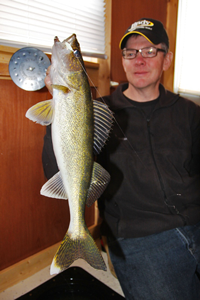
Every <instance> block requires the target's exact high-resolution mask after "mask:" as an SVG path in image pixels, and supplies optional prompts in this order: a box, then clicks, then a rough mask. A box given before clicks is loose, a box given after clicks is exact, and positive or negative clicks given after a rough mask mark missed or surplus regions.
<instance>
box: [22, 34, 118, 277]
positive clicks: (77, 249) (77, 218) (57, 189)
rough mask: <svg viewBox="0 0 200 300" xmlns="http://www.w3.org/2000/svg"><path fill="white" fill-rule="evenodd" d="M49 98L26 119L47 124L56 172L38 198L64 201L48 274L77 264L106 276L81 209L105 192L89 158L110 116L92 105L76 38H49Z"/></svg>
mask: <svg viewBox="0 0 200 300" xmlns="http://www.w3.org/2000/svg"><path fill="white" fill-rule="evenodd" d="M50 76H51V81H52V87H53V98H52V99H50V100H45V101H42V102H39V103H37V104H35V105H34V106H32V107H31V108H29V109H28V111H27V112H26V117H27V118H29V119H30V120H32V121H33V122H36V123H38V124H41V125H43V126H48V125H50V124H51V134H52V143H53V150H54V154H55V157H56V161H57V165H58V168H59V171H58V173H57V174H55V175H54V176H53V177H52V178H50V179H49V180H48V181H47V182H46V183H45V184H44V185H43V186H42V188H41V191H40V193H41V195H43V196H46V197H50V198H57V199H63V200H67V199H68V203H69V210H70V222H69V227H68V230H67V232H66V234H65V236H64V238H63V240H62V242H61V244H60V246H59V248H58V250H57V252H56V254H55V256H54V258H53V261H52V264H51V267H50V274H51V275H53V274H58V273H60V272H62V271H64V270H65V269H67V268H69V267H70V265H71V264H72V263H73V262H74V261H75V260H77V259H79V258H81V259H84V260H85V261H86V262H87V263H88V264H89V265H91V266H92V267H93V268H95V269H99V270H104V271H106V269H107V268H106V264H105V262H104V260H103V258H102V255H101V252H100V250H99V249H98V247H97V246H96V244H95V241H94V240H93V238H92V236H91V235H90V232H89V230H88V228H87V226H86V223H85V219H84V213H85V205H88V206H91V205H92V204H93V203H94V202H95V201H96V200H97V199H98V198H99V197H100V195H101V194H102V193H103V192H104V190H105V189H106V187H107V185H108V183H109V181H110V175H109V173H108V172H107V171H106V170H105V169H104V168H103V167H102V166H101V165H100V164H98V163H97V162H96V161H95V159H94V157H95V156H96V155H98V154H99V153H100V152H101V149H102V148H103V146H104V145H105V143H106V140H107V139H108V137H109V133H110V130H111V128H112V122H113V113H112V112H111V111H110V109H109V108H108V106H107V105H106V104H105V103H103V102H101V101H97V100H93V99H92V96H91V89H90V85H89V80H88V76H87V73H86V70H85V66H84V62H83V58H82V54H81V49H80V45H79V42H78V40H77V38H76V34H72V35H71V36H70V37H68V38H67V39H65V40H64V41H62V42H60V40H59V38H58V37H55V38H54V45H53V47H52V57H51V71H50Z"/></svg>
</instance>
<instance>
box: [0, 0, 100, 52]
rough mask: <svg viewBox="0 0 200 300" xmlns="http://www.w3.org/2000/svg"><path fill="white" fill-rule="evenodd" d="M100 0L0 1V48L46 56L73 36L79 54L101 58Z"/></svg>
mask: <svg viewBox="0 0 200 300" xmlns="http://www.w3.org/2000/svg"><path fill="white" fill-rule="evenodd" d="M104 5H105V3H104V0H84V1H83V0H75V1H73V0H56V1H55V0H0V12H1V18H0V44H1V45H6V46H12V47H18V48H22V47H30V46H31V47H37V48H39V49H41V50H42V51H46V52H50V51H51V48H52V45H53V39H54V36H58V37H59V39H60V40H61V41H63V40H64V39H66V38H67V37H69V36H70V35H71V34H73V33H75V34H76V35H77V39H78V41H79V43H80V46H81V50H82V54H83V55H85V56H87V55H89V56H95V57H104V56H105V18H104V13H105V12H104Z"/></svg>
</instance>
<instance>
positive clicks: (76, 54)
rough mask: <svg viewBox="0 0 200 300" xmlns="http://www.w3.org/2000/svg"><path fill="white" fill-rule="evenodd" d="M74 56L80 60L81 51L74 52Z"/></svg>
mask: <svg viewBox="0 0 200 300" xmlns="http://www.w3.org/2000/svg"><path fill="white" fill-rule="evenodd" d="M74 56H75V57H76V58H80V57H81V53H80V51H79V50H77V49H76V50H74Z"/></svg>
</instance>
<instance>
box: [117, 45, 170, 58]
mask: <svg viewBox="0 0 200 300" xmlns="http://www.w3.org/2000/svg"><path fill="white" fill-rule="evenodd" d="M151 48H153V49H155V50H156V53H155V55H154V56H149V57H148V56H143V52H142V51H143V50H144V49H151ZM127 50H132V51H133V50H134V51H135V56H134V57H125V56H124V51H127ZM159 51H160V52H164V53H165V54H166V53H167V52H166V50H164V49H160V48H156V47H154V46H151V47H144V48H141V49H129V48H124V49H123V50H122V56H123V58H124V59H129V60H130V59H134V58H136V56H137V54H138V52H139V53H141V55H142V57H143V58H153V57H156V56H157V54H158V52H159Z"/></svg>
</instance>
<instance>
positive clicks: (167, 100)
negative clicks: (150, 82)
mask: <svg viewBox="0 0 200 300" xmlns="http://www.w3.org/2000/svg"><path fill="white" fill-rule="evenodd" d="M127 88H128V83H124V84H120V85H119V86H118V87H117V89H116V90H115V91H114V92H113V93H112V94H111V97H110V103H109V107H110V109H111V110H114V111H116V110H120V109H124V108H128V107H133V105H132V104H131V103H130V101H129V100H128V99H127V98H126V97H125V96H124V94H123V91H125V90H126V89H127ZM159 90H160V97H159V102H158V103H157V105H156V109H157V108H158V107H167V106H170V105H172V104H173V103H175V102H176V101H177V100H178V98H179V95H178V94H174V93H172V92H170V91H168V90H166V89H165V88H164V86H163V85H162V84H160V86H159Z"/></svg>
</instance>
